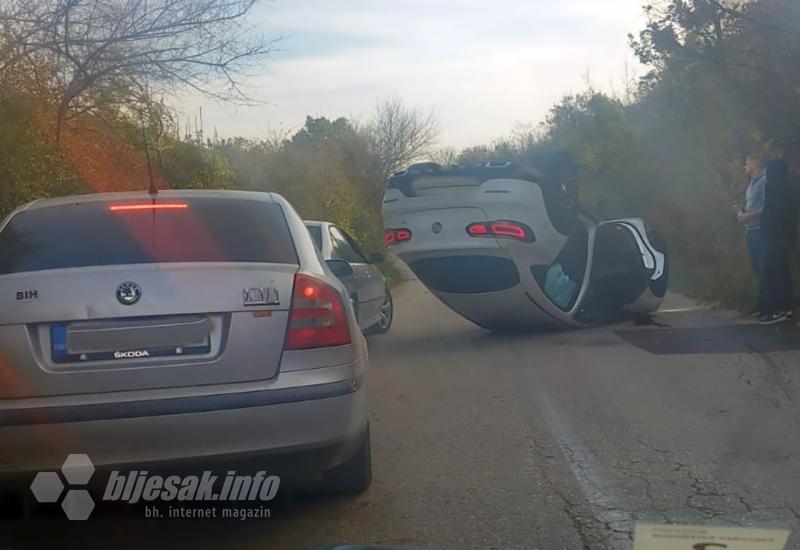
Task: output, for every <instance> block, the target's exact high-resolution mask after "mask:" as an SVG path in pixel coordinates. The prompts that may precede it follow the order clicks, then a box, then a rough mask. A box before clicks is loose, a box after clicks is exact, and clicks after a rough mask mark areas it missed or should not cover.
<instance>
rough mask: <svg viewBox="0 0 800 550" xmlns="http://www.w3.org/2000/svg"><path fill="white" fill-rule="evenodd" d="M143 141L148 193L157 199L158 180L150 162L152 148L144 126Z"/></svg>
mask: <svg viewBox="0 0 800 550" xmlns="http://www.w3.org/2000/svg"><path fill="white" fill-rule="evenodd" d="M142 139H143V141H144V158H145V160H146V161H147V178H148V187H147V192H148V193H149V194H150V195H151V196H152V197H153V199H155V197H156V195H158V186H156V180H155V178H154V177H153V164H152V163H151V162H150V147H148V145H147V132H146V131H145V129H144V125H142Z"/></svg>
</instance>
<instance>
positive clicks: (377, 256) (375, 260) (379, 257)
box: [367, 252, 383, 264]
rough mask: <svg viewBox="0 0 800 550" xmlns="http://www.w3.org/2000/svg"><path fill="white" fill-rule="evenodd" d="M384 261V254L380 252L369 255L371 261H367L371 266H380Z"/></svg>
mask: <svg viewBox="0 0 800 550" xmlns="http://www.w3.org/2000/svg"><path fill="white" fill-rule="evenodd" d="M382 261H383V254H381V253H379V252H374V253H372V254H370V255H369V259H368V260H367V262H368V263H371V264H379V263H381V262H382Z"/></svg>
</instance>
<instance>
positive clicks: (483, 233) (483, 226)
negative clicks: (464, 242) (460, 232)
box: [467, 221, 536, 243]
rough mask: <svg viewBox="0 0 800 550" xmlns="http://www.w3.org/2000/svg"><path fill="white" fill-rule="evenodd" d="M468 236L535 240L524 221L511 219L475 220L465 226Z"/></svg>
mask: <svg viewBox="0 0 800 550" xmlns="http://www.w3.org/2000/svg"><path fill="white" fill-rule="evenodd" d="M467 235H469V236H470V237H496V238H499V239H515V240H518V241H523V242H526V243H532V242H534V241H535V240H536V237H534V235H533V231H532V230H531V228H530V227H528V226H527V225H525V224H524V223H519V222H512V221H493V222H476V223H471V224H469V225H468V226H467Z"/></svg>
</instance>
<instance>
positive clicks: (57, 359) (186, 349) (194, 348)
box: [50, 324, 211, 363]
mask: <svg viewBox="0 0 800 550" xmlns="http://www.w3.org/2000/svg"><path fill="white" fill-rule="evenodd" d="M67 329H68V325H66V324H55V325H51V326H50V356H51V358H52V360H53V362H54V363H90V362H94V361H121V360H126V359H148V358H150V357H183V356H186V355H189V356H191V355H204V354H206V353H209V352H210V351H211V341H210V338H207V339H206V341H205V342H204V343H203V344H200V345H198V344H192V345H191V346H159V347H152V348H147V347H145V348H138V349H118V350H103V351H91V352H82V353H74V352H70V350H69V347H68V345H67Z"/></svg>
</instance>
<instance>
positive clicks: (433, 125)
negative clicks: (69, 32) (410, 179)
mask: <svg viewBox="0 0 800 550" xmlns="http://www.w3.org/2000/svg"><path fill="white" fill-rule="evenodd" d="M365 132H366V136H367V138H368V140H369V142H370V144H371V146H372V148H373V149H374V152H375V153H376V155H377V157H378V159H379V160H380V173H381V176H382V177H383V178H384V179H386V178H388V177H389V176H390V175H391V174H392V173H393V172H396V171H398V170H400V169H401V168H404V167H405V166H406V165H408V164H410V163H412V162H414V161H415V160H418V159H420V158H421V157H423V156H424V155H426V154H427V153H429V151H430V150H431V146H432V145H433V144H434V143H435V141H436V138H437V137H438V135H439V123H438V121H437V119H436V114H435V113H434V112H433V111H431V112H428V113H425V112H423V111H421V110H419V109H417V108H413V107H408V106H407V105H405V104H404V103H403V102H402V101H401V100H400V98H399V97H397V96H392V97H388V98H386V99H384V100H382V101H380V102H379V103H378V105H377V107H376V109H375V115H374V117H373V119H372V121H370V122H369V123H368V124H367V125H366V127H365Z"/></svg>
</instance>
